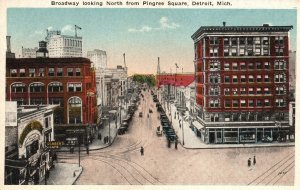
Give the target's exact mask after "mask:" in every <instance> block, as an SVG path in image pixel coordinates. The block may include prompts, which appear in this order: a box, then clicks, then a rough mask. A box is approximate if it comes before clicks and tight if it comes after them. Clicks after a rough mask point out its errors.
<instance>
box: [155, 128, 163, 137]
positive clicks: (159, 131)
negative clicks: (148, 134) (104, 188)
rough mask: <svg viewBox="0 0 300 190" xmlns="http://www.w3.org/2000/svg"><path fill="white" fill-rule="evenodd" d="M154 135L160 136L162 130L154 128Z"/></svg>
mask: <svg viewBox="0 0 300 190" xmlns="http://www.w3.org/2000/svg"><path fill="white" fill-rule="evenodd" d="M156 135H157V136H161V135H162V130H160V127H157V128H156Z"/></svg>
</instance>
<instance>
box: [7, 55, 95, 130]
mask: <svg viewBox="0 0 300 190" xmlns="http://www.w3.org/2000/svg"><path fill="white" fill-rule="evenodd" d="M6 100H8V101H18V104H19V105H22V104H24V105H29V104H60V105H61V108H62V109H61V112H60V113H61V115H60V116H58V117H57V118H56V119H55V121H54V122H55V123H58V124H91V123H94V122H95V118H96V116H95V114H96V82H95V72H94V70H93V69H92V68H91V62H90V60H89V59H86V58H22V59H7V60H6ZM71 105H72V106H73V107H72V108H74V109H70V108H71ZM62 115H63V116H62Z"/></svg>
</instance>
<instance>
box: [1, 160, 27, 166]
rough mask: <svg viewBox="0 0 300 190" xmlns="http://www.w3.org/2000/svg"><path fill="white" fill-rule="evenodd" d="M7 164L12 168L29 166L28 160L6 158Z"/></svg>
mask: <svg viewBox="0 0 300 190" xmlns="http://www.w3.org/2000/svg"><path fill="white" fill-rule="evenodd" d="M5 166H6V167H10V168H25V167H26V166H27V161H26V160H12V159H5Z"/></svg>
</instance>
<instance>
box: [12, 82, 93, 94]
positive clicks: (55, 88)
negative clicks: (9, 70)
mask: <svg viewBox="0 0 300 190" xmlns="http://www.w3.org/2000/svg"><path fill="white" fill-rule="evenodd" d="M90 86H91V85H90V83H86V87H87V89H88V88H89V87H90ZM67 88H68V92H81V91H82V83H68V84H67ZM63 91H64V87H63V85H62V83H59V82H57V83H50V84H49V85H48V92H49V93H51V92H63ZM11 92H14V93H23V92H27V87H26V85H25V84H22V83H16V84H13V85H12V86H11ZM29 92H33V93H37V92H45V85H44V84H43V83H33V84H31V85H30V86H29Z"/></svg>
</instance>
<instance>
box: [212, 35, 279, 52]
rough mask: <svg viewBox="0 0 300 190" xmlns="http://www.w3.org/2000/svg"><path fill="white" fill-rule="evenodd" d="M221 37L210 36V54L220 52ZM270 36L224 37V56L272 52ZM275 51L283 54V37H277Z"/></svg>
mask: <svg viewBox="0 0 300 190" xmlns="http://www.w3.org/2000/svg"><path fill="white" fill-rule="evenodd" d="M219 41H220V40H219V37H210V41H209V42H210V46H211V47H210V49H209V55H210V56H211V57H216V56H218V54H219V47H218V46H216V45H218V44H219V43H220V42H219ZM269 41H270V40H269V37H228V38H224V43H223V45H224V50H223V55H224V56H245V55H246V56H254V55H264V56H268V55H269V54H270V47H269V44H270V42H269ZM275 47H276V49H275V53H276V55H277V56H283V37H282V36H280V37H276V38H275Z"/></svg>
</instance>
